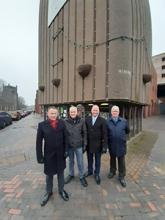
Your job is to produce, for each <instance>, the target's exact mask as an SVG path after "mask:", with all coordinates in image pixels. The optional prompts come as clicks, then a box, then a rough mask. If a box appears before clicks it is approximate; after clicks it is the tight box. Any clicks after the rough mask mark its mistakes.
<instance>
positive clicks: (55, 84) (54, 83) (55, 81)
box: [52, 78, 61, 87]
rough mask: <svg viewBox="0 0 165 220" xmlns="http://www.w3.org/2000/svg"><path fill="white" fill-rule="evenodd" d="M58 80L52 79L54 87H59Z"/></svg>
mask: <svg viewBox="0 0 165 220" xmlns="http://www.w3.org/2000/svg"><path fill="white" fill-rule="evenodd" d="M60 81H61V80H60V79H58V78H56V79H52V84H53V85H54V86H56V87H59V85H60Z"/></svg>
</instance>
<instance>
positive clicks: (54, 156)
mask: <svg viewBox="0 0 165 220" xmlns="http://www.w3.org/2000/svg"><path fill="white" fill-rule="evenodd" d="M43 140H44V146H43ZM67 145H68V139H67V131H66V127H65V124H64V122H63V121H62V120H60V119H58V125H57V128H56V129H54V128H52V127H51V125H50V123H49V121H48V120H46V121H43V122H41V123H39V124H38V130H37V138H36V155H37V161H38V162H40V161H41V160H42V158H44V173H45V174H46V175H53V174H57V173H58V172H61V171H63V170H64V169H65V167H66V162H65V157H64V154H65V151H66V148H67Z"/></svg>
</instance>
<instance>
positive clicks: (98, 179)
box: [95, 175, 101, 185]
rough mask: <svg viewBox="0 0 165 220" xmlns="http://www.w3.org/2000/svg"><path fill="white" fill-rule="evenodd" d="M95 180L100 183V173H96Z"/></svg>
mask: <svg viewBox="0 0 165 220" xmlns="http://www.w3.org/2000/svg"><path fill="white" fill-rule="evenodd" d="M95 181H96V183H97V185H100V182H101V179H100V177H99V176H98V175H95Z"/></svg>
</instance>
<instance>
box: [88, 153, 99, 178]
mask: <svg viewBox="0 0 165 220" xmlns="http://www.w3.org/2000/svg"><path fill="white" fill-rule="evenodd" d="M94 157H95V171H94V173H95V175H96V176H99V174H100V167H101V152H100V151H99V152H96V153H90V152H87V159H88V173H90V174H92V173H93V158H94Z"/></svg>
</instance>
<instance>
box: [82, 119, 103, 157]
mask: <svg viewBox="0 0 165 220" xmlns="http://www.w3.org/2000/svg"><path fill="white" fill-rule="evenodd" d="M86 127H87V151H89V152H91V153H96V152H97V151H100V152H101V151H102V149H103V148H105V149H107V127H106V120H105V119H104V118H102V117H100V116H98V117H97V119H96V122H95V124H94V125H92V116H89V117H87V118H86Z"/></svg>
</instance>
